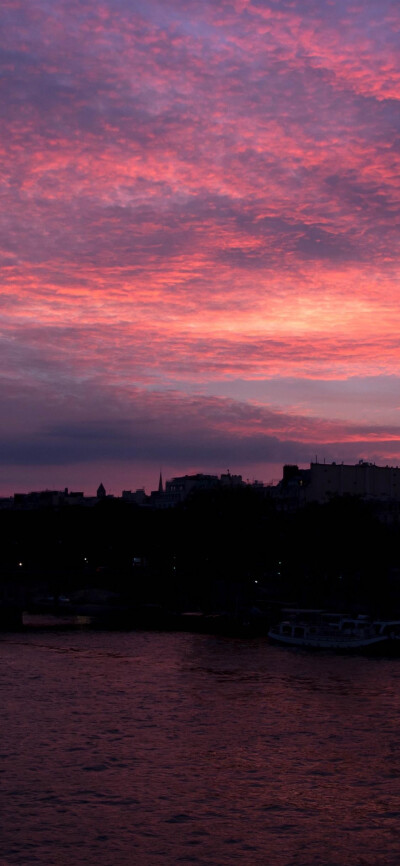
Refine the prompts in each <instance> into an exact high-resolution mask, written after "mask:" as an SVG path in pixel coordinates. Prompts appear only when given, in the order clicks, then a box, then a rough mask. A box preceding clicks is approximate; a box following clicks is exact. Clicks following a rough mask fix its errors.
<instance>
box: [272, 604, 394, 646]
mask: <svg viewBox="0 0 400 866" xmlns="http://www.w3.org/2000/svg"><path fill="white" fill-rule="evenodd" d="M315 613H316V614H317V613H318V616H314V617H313V618H309V617H307V616H302V614H301V612H300V611H298V612H297V613H296V615H294V616H292V617H290V618H288V619H287V620H283V621H282V622H280V623H279V624H278V625H276V626H273V627H272V628H271V629H270V630H269V632H268V637H269V638H270V640H271V641H273V642H274V643H279V644H282V645H286V646H294V647H306V648H308V649H327V650H343V651H346V652H348V651H349V650H371V651H376V650H378V651H381V650H382V649H383V651H384V650H385V644H386V643H387V642H388V635H387V634H386V633H385V632H384V631H382V630H381V629H379V628H377V627H376V624H375V623H372V622H371V621H370V619H369V618H368V617H365V616H359V617H356V618H353V617H350V616H347V615H343V614H331V613H323V612H315Z"/></svg>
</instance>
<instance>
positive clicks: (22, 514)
mask: <svg viewBox="0 0 400 866" xmlns="http://www.w3.org/2000/svg"><path fill="white" fill-rule="evenodd" d="M0 526H1V539H2V542H1V555H0V558H1V575H2V578H1V582H2V592H3V596H7V597H8V598H11V597H12V596H13V595H15V596H17V595H18V593H20V594H21V593H22V594H23V595H24V601H25V602H26V601H27V602H28V603H29V600H32V599H33V598H37V596H38V595H42V596H43V595H48V596H54V597H55V598H57V597H58V596H60V595H63V596H68V597H69V596H70V595H71V594H73V593H74V592H75V593H76V592H78V591H82V590H85V589H86V590H87V589H89V588H100V589H104V590H108V591H109V592H115V593H116V594H118V596H119V597H120V598H121V599H122V600H123V601H124V602H125V603H129V604H136V603H139V604H158V605H163V606H165V607H169V608H174V609H180V610H188V609H201V610H208V611H213V610H215V611H220V610H223V609H224V610H225V609H230V610H232V609H233V608H234V607H235V605H236V606H237V605H240V606H242V607H245V606H251V605H253V606H254V605H256V606H259V607H262V605H263V604H266V603H268V601H269V600H274V599H276V600H282V601H285V602H288V603H291V602H292V603H294V604H300V605H303V606H304V605H320V606H332V607H337V608H340V607H343V606H346V607H349V606H352V607H353V608H354V609H356V608H358V609H360V610H373V611H374V613H386V614H387V613H389V614H390V615H394V613H395V612H396V611H397V612H398V613H399V614H400V594H399V585H400V528H399V526H398V525H397V524H396V525H386V524H384V523H383V522H382V521H381V520H380V519H379V515H378V514H377V513H376V510H375V509H374V507H373V506H372V505H370V504H368V503H365V502H362V501H359V500H357V499H355V498H347V499H346V498H341V499H337V500H333V501H332V502H330V503H329V504H326V505H309V506H307V507H305V508H303V509H300V510H298V511H295V512H292V513H291V512H289V513H288V512H286V511H284V510H280V507H279V503H277V502H276V501H275V500H273V499H270V498H268V497H266V496H265V495H263V494H262V492H259V491H257V490H254V489H252V488H238V489H234V490H228V491H224V490H215V491H208V492H201V493H197V494H195V495H193V496H192V497H191V498H189V499H188V500H187V501H186V502H185V503H184V504H182V505H181V506H178V507H176V508H174V509H167V510H156V509H150V508H140V507H138V506H135V505H132V504H130V503H126V502H123V501H122V500H112V499H110V500H105V501H104V502H99V503H98V504H97V505H96V506H94V507H92V508H84V507H80V506H74V507H64V508H60V509H58V510H57V509H43V510H41V509H38V510H32V511H23V510H21V511H18V510H5V511H2V512H1V513H0Z"/></svg>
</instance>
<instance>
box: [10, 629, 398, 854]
mask: <svg viewBox="0 0 400 866" xmlns="http://www.w3.org/2000/svg"><path fill="white" fill-rule="evenodd" d="M0 653H1V657H2V666H1V668H2V672H1V694H2V698H3V700H2V704H1V709H0V718H1V731H2V736H1V742H0V753H1V754H0V767H1V769H2V771H3V772H2V773H1V776H0V783H1V811H2V824H1V827H2V829H1V830H0V838H1V842H2V845H1V852H2V854H1V855H0V856H2V857H3V860H4V862H5V863H6V864H10V866H11V864H12V866H17V864H18V866H25V864H30V863H35V864H43V866H52V864H57V866H72V864H76V863H78V864H90V866H111V864H113V866H114V864H115V866H128V864H137V866H161V864H163V866H164V864H175V863H189V864H199V866H231V864H246V866H247V864H249V866H253V864H254V866H258V864H260V866H261V864H262V866H275V864H276V866H398V863H399V862H400V821H399V817H400V730H399V715H400V713H399V710H400V694H399V685H400V659H397V660H396V659H394V660H388V659H367V658H362V657H355V658H351V657H335V656H333V655H329V654H321V655H318V654H317V655H314V654H311V655H310V654H308V653H306V652H302V651H297V650H288V649H282V648H278V647H273V646H270V645H268V643H267V642H266V641H264V640H258V641H241V640H229V639H223V638H217V637H213V636H205V635H188V634H159V633H134V632H133V633H127V634H122V633H94V632H77V633H71V632H68V633H67V632H65V633H57V634H49V633H44V632H43V633H38V634H29V635H12V636H6V635H3V637H2V639H1V641H0Z"/></svg>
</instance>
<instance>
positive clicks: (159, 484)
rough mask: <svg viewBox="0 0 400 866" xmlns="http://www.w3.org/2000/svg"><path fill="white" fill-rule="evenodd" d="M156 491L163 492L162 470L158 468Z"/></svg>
mask: <svg viewBox="0 0 400 866" xmlns="http://www.w3.org/2000/svg"><path fill="white" fill-rule="evenodd" d="M158 492H159V493H164V485H163V480H162V472H161V470H160V480H159V482H158Z"/></svg>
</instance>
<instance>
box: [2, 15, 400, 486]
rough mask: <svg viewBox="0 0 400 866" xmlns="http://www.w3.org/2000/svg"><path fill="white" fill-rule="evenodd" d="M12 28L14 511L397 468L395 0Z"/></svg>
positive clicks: (6, 245) (7, 233) (5, 110)
mask: <svg viewBox="0 0 400 866" xmlns="http://www.w3.org/2000/svg"><path fill="white" fill-rule="evenodd" d="M0 24H1V32H2V47H1V67H2V69H1V78H0V87H1V99H0V111H1V139H0V141H1V160H2V170H1V189H2V207H1V217H0V218H1V231H0V256H1V265H2V281H1V288H2V359H3V363H2V378H3V384H2V389H1V404H0V410H1V433H0V455H1V472H0V493H1V494H3V495H6V494H10V493H13V492H15V491H17V490H31V489H43V488H45V487H50V488H53V487H54V488H59V487H62V488H63V487H65V486H69V487H70V488H72V489H83V490H85V492H86V493H92V492H94V490H95V489H96V487H97V485H98V484H99V483H100V481H102V482H103V483H104V485H105V486H106V488H107V491H110V492H115V493H120V492H121V490H122V488H128V489H135V488H136V487H140V486H142V485H146V489H147V490H148V491H149V490H150V489H151V488H152V487H153V488H154V487H156V486H157V482H158V473H159V471H160V468H162V470H163V474H164V476H165V477H167V478H168V477H170V476H172V475H175V474H183V473H185V472H194V471H204V472H217V473H220V472H224V471H226V470H227V469H228V468H229V469H230V471H231V472H240V473H241V474H243V477H244V478H249V479H250V480H251V479H253V478H259V479H261V480H263V481H265V482H268V481H270V480H271V479H275V480H277V479H278V478H279V477H280V476H281V468H282V464H283V463H285V462H295V463H298V464H299V465H301V466H307V465H308V464H309V462H310V460H313V459H315V455H317V456H318V459H321V460H323V459H324V458H325V459H326V460H337V461H342V460H344V461H345V462H355V461H357V460H359V459H360V458H364V459H368V460H373V461H375V462H377V463H381V464H384V465H385V464H387V463H389V464H397V463H400V303H399V251H400V232H399V228H400V226H399V214H400V112H399V106H400V4H399V0H379V2H378V0H376V2H375V0H143V2H139V0H2V3H1V9H0Z"/></svg>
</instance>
